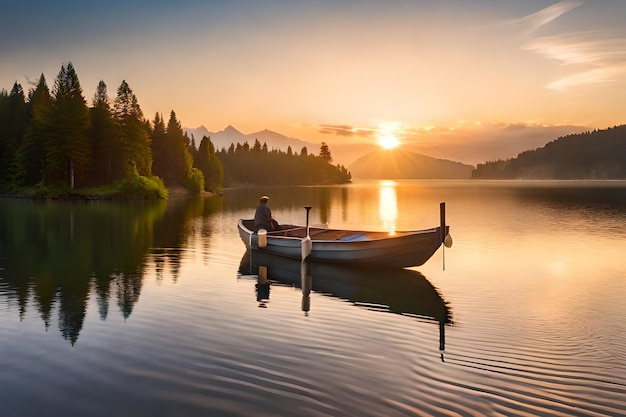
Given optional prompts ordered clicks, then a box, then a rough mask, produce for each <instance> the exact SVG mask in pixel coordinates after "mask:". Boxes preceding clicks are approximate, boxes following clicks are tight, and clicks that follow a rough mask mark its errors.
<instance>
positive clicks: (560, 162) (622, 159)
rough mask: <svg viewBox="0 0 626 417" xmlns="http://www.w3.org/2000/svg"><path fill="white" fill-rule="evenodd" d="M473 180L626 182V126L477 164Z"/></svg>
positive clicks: (595, 132)
mask: <svg viewBox="0 0 626 417" xmlns="http://www.w3.org/2000/svg"><path fill="white" fill-rule="evenodd" d="M472 178H475V179H556V180H570V179H598V180H604V179H626V125H621V126H615V127H613V128H608V129H604V130H594V131H592V132H585V133H579V134H573V135H568V136H563V137H560V138H558V139H556V140H554V141H552V142H550V143H548V144H546V145H545V146H543V147H541V148H538V149H535V150H530V151H525V152H522V153H520V154H519V155H518V156H517V157H516V158H512V159H507V160H504V161H503V160H498V161H490V162H486V163H484V164H478V166H477V167H476V169H475V170H474V172H473V173H472Z"/></svg>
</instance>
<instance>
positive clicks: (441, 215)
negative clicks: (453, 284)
mask: <svg viewBox="0 0 626 417" xmlns="http://www.w3.org/2000/svg"><path fill="white" fill-rule="evenodd" d="M439 220H440V223H441V225H440V227H441V243H442V249H441V250H442V251H443V252H442V256H443V270H444V271H445V270H446V245H445V244H443V242H444V241H445V240H446V203H445V202H442V203H439Z"/></svg>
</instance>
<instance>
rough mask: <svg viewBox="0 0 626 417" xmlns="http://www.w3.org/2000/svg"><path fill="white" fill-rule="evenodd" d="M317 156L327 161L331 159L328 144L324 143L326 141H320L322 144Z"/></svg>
mask: <svg viewBox="0 0 626 417" xmlns="http://www.w3.org/2000/svg"><path fill="white" fill-rule="evenodd" d="M319 156H320V158H322V159H323V160H324V161H327V162H329V163H330V162H332V161H333V157H332V156H331V154H330V149H329V148H328V145H327V144H326V142H322V145H321V146H320V155H319Z"/></svg>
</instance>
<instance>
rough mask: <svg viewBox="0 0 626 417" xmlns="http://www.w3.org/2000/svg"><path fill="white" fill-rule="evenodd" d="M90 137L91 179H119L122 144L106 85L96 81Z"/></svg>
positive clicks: (100, 180) (106, 181)
mask: <svg viewBox="0 0 626 417" xmlns="http://www.w3.org/2000/svg"><path fill="white" fill-rule="evenodd" d="M92 105H93V107H92V108H91V109H90V113H91V132H90V137H91V141H92V144H93V158H92V167H93V171H92V172H93V175H92V176H93V181H94V183H95V184H107V183H111V182H114V181H116V180H119V179H121V176H122V172H123V166H122V163H121V161H122V144H121V142H120V141H119V137H118V135H117V124H116V122H115V120H114V119H113V115H112V112H111V105H110V103H109V96H108V93H107V86H106V84H105V83H104V81H102V80H101V81H100V82H99V83H98V87H97V89H96V93H95V94H94V97H93V100H92Z"/></svg>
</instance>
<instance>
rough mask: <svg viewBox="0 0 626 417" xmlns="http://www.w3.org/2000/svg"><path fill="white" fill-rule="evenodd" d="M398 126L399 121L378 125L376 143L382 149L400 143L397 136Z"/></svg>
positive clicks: (390, 147)
mask: <svg viewBox="0 0 626 417" xmlns="http://www.w3.org/2000/svg"><path fill="white" fill-rule="evenodd" d="M399 127H400V126H399V123H386V124H383V125H380V126H379V127H378V133H377V134H376V140H377V142H378V145H379V146H380V147H381V148H383V149H393V148H395V147H397V146H398V145H400V141H399V140H398V136H397V131H398V129H399Z"/></svg>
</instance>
